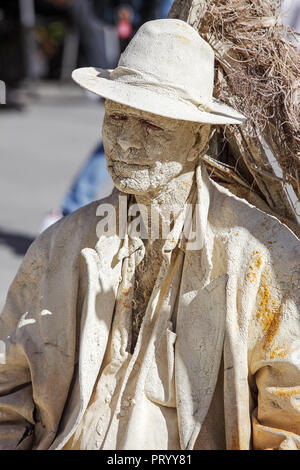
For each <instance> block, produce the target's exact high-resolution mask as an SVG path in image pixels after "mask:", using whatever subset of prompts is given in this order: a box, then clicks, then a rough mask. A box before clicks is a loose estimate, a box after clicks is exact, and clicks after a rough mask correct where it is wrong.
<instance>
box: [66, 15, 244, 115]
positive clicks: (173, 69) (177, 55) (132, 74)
mask: <svg viewBox="0 0 300 470" xmlns="http://www.w3.org/2000/svg"><path fill="white" fill-rule="evenodd" d="M72 77H73V79H74V80H75V82H76V83H78V84H79V85H80V86H82V87H83V88H85V89H87V90H89V91H91V92H93V93H96V94H97V95H99V96H102V97H104V98H107V99H110V100H112V101H116V102H118V103H121V104H124V105H127V106H131V107H133V108H137V109H140V110H143V111H148V112H149V113H153V114H158V115H160V116H165V117H168V118H171V119H181V120H185V121H193V122H203V123H210V124H241V123H242V122H243V121H244V120H245V117H244V116H243V115H242V114H240V113H239V112H237V111H236V110H234V109H233V108H231V107H230V106H227V105H225V104H224V103H221V102H220V101H218V100H216V99H215V98H213V86H214V52H213V50H212V48H211V47H210V45H209V44H208V43H207V42H206V41H204V40H203V39H202V38H201V37H200V36H199V34H198V33H197V32H196V31H195V30H194V29H193V28H192V27H191V26H190V25H188V24H187V23H185V22H184V21H181V20H177V19H163V20H154V21H149V22H147V23H144V24H143V25H142V26H141V27H140V29H139V30H138V31H137V33H136V34H135V36H134V37H133V39H132V40H131V41H130V43H129V44H128V46H127V48H126V49H125V51H124V52H123V54H122V55H121V57H120V60H119V63H118V66H117V68H116V69H114V70H104V69H100V68H95V67H86V68H80V69H77V70H74V72H73V74H72Z"/></svg>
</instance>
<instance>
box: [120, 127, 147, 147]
mask: <svg viewBox="0 0 300 470" xmlns="http://www.w3.org/2000/svg"><path fill="white" fill-rule="evenodd" d="M117 142H118V144H119V145H120V147H121V149H122V150H123V152H126V151H127V150H128V149H130V148H135V149H141V148H142V146H143V133H142V129H141V125H140V124H139V123H138V122H127V121H125V122H124V124H123V128H122V131H121V132H120V134H119V136H118V138H117Z"/></svg>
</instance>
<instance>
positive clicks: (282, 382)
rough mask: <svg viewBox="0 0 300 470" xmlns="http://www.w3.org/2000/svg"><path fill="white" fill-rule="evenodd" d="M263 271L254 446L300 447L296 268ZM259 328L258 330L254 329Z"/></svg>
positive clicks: (255, 360)
mask: <svg viewBox="0 0 300 470" xmlns="http://www.w3.org/2000/svg"><path fill="white" fill-rule="evenodd" d="M295 262H296V260H295V261H294V267H293V265H292V267H291V269H290V270H287V273H286V276H285V277H284V276H283V275H282V273H279V274H278V272H277V273H276V274H275V273H273V275H272V273H271V271H272V270H271V269H270V272H269V273H267V274H264V275H263V276H262V279H261V282H260V287H259V291H258V302H257V309H256V318H255V324H253V325H252V327H253V329H254V331H253V332H252V334H254V335H255V336H256V338H257V343H256V347H255V350H254V352H253V357H252V367H251V368H252V377H253V378H254V382H255V386H256V392H257V399H256V405H257V406H256V408H255V409H254V411H253V413H252V431H253V432H252V435H253V448H254V449H282V450H283V449H286V450H287V449H291V450H292V449H299V450H300V315H299V288H298V287H297V282H294V281H297V275H296V271H297V268H296V267H295ZM255 329H256V331H255Z"/></svg>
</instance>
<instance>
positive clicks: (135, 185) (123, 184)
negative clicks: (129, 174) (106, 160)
mask: <svg viewBox="0 0 300 470" xmlns="http://www.w3.org/2000/svg"><path fill="white" fill-rule="evenodd" d="M111 177H112V180H113V183H114V185H115V187H116V188H117V189H118V190H119V191H121V192H123V193H126V194H136V195H138V194H145V193H147V192H148V191H149V189H148V188H147V187H145V186H146V185H141V182H138V181H136V180H134V179H132V178H124V177H119V176H117V175H111Z"/></svg>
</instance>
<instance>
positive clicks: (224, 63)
mask: <svg viewBox="0 0 300 470" xmlns="http://www.w3.org/2000/svg"><path fill="white" fill-rule="evenodd" d="M187 12H188V13H187ZM170 16H171V17H177V18H181V19H183V20H185V21H188V22H189V23H190V24H191V25H192V26H193V27H194V28H195V29H197V31H199V33H200V34H201V36H202V37H203V38H204V39H205V40H207V41H208V42H209V43H210V44H211V46H212V47H213V49H214V51H215V57H216V66H215V72H216V76H215V96H216V97H217V98H218V99H220V100H222V101H224V102H226V103H227V104H229V105H231V106H233V107H234V108H236V109H237V110H239V111H240V112H242V113H243V114H244V115H246V117H247V118H248V120H247V124H246V126H244V127H243V128H240V129H239V131H238V132H240V133H241V134H242V140H243V139H244V137H245V136H246V139H244V140H243V144H242V145H244V150H245V149H246V147H247V146H249V145H248V144H249V142H250V146H251V145H252V144H253V143H254V151H253V152H252V155H256V158H257V162H258V164H257V165H256V167H257V168H256V169H255V168H254V167H253V168H250V165H249V161H248V162H246V163H247V168H248V170H249V169H250V172H251V174H252V176H254V180H255V183H257V184H258V186H259V189H260V192H262V193H263V194H264V196H265V200H268V195H267V194H266V193H267V189H266V191H264V187H263V186H264V180H265V181H267V180H266V178H265V176H266V175H264V174H263V172H264V171H265V173H266V174H268V175H269V176H271V173H270V166H269V165H268V163H266V161H267V160H266V158H265V157H264V158H261V161H259V159H260V157H259V153H260V150H261V149H260V144H259V142H261V137H262V136H263V139H264V140H265V141H266V142H267V144H268V146H269V147H270V149H271V151H272V153H273V155H274V156H275V158H276V159H277V161H278V163H279V165H280V167H281V169H282V171H283V182H289V183H291V184H292V186H293V188H294V190H295V192H296V194H297V195H298V197H299V198H300V106H299V101H300V55H299V53H298V52H297V50H296V48H295V46H294V45H293V43H292V41H291V39H292V36H293V32H292V30H291V29H289V28H288V27H286V26H284V25H283V24H282V21H281V2H280V1H279V0H198V1H197V0H175V1H174V4H173V7H172V10H171V14H170ZM235 127H236V126H229V128H230V132H229V133H231V135H233V134H234V132H235V130H234V128H235ZM241 129H242V130H241ZM246 140H247V143H245V142H246ZM241 151H242V154H243V149H242V150H241ZM244 153H245V155H246V152H244ZM245 155H242V157H243V160H245V161H246V160H247V158H246V156H245ZM257 162H256V163H257ZM252 166H253V165H252ZM273 176H274V175H273ZM273 183H274V184H275V182H274V181H273ZM267 186H268V182H267V183H266V184H265V187H267ZM276 191H277V189H276ZM276 191H275V190H274V191H273V193H274V194H275V192H276ZM277 202H278V199H277ZM268 203H269V206H270V207H272V205H273V207H272V209H273V210H274V207H275V206H276V202H274V201H273V202H272V201H271V202H270V201H268ZM277 205H278V204H277ZM288 213H289V209H287V211H286V215H287V214H288ZM282 215H284V210H283V212H282Z"/></svg>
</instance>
